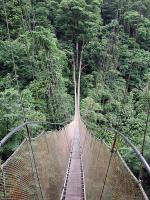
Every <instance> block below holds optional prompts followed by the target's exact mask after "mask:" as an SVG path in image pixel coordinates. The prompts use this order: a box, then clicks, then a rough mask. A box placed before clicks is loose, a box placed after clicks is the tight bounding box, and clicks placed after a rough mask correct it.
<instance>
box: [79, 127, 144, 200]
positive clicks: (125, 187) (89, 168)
mask: <svg viewBox="0 0 150 200" xmlns="http://www.w3.org/2000/svg"><path fill="white" fill-rule="evenodd" d="M80 135H81V147H82V153H83V155H82V160H83V166H84V176H85V190H86V197H87V200H99V199H100V197H101V193H102V188H103V184H104V179H105V175H106V172H107V166H108V163H109V159H110V156H111V153H110V152H111V151H110V149H109V148H108V147H107V145H106V144H105V143H104V142H102V141H100V140H98V139H96V138H95V137H93V136H91V135H90V134H89V133H88V132H87V130H86V127H85V126H84V124H82V123H81V124H80ZM144 195H145V194H144V193H143V191H142V190H141V188H140V187H139V185H138V183H137V180H136V178H135V177H134V176H133V174H132V173H131V171H130V170H129V168H128V167H127V166H126V164H125V162H124V161H123V160H122V158H121V156H120V155H119V154H118V153H113V157H112V160H111V164H110V168H109V173H108V177H107V181H106V185H105V187H104V192H103V195H102V198H101V199H102V200H144V199H146V198H145V197H144Z"/></svg>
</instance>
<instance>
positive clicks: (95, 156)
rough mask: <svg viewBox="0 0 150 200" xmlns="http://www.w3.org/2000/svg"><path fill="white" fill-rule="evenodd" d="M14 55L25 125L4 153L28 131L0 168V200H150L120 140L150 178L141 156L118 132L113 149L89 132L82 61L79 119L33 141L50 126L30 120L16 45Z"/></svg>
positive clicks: (0, 145)
mask: <svg viewBox="0 0 150 200" xmlns="http://www.w3.org/2000/svg"><path fill="white" fill-rule="evenodd" d="M2 3H3V7H4V15H5V18H6V27H7V33H8V40H9V41H11V37H10V30H9V23H8V16H7V10H6V6H5V1H4V0H3V1H2ZM11 54H12V63H13V70H14V72H15V80H16V84H17V88H18V93H19V94H20V102H21V105H22V111H23V114H24V123H23V124H22V125H19V126H18V127H16V128H14V129H13V130H12V131H11V132H10V133H8V134H7V135H6V136H5V137H4V138H3V139H2V140H1V141H0V148H4V147H5V144H6V142H7V141H8V140H10V139H12V137H15V135H16V134H20V133H22V132H21V131H22V129H25V130H26V136H25V137H24V138H25V139H24V141H23V142H22V143H21V144H20V145H19V146H18V148H17V149H16V150H15V151H14V153H13V154H12V155H11V156H10V157H9V158H8V159H7V160H6V161H5V162H4V163H2V164H1V166H0V200H148V197H147V196H146V193H145V191H144V189H143V187H142V184H141V182H140V181H139V180H137V178H136V177H135V176H134V175H133V173H132V172H131V170H130V169H129V168H128V166H127V164H126V163H125V161H124V160H123V158H122V157H121V155H120V154H119V152H118V151H117V143H118V141H119V140H118V138H121V139H122V140H124V142H126V143H127V144H128V145H129V147H130V148H132V150H133V152H134V155H135V156H136V157H137V158H138V159H139V161H140V162H141V166H142V167H143V168H144V169H145V170H146V171H147V173H148V174H149V175H150V166H149V165H148V163H147V161H146V160H145V158H144V157H143V156H142V154H141V153H140V151H139V150H138V149H137V148H136V147H135V146H134V145H133V144H132V142H131V141H130V140H129V139H128V138H127V137H126V136H125V135H124V134H123V133H120V132H118V131H116V130H115V129H108V130H107V132H109V133H111V134H113V140H112V146H111V147H108V146H107V145H106V144H105V142H104V141H103V140H101V139H98V138H96V137H95V136H94V135H92V134H91V133H89V131H88V130H87V128H86V125H85V124H84V122H83V121H82V119H81V118H80V111H79V110H80V109H79V107H80V103H79V102H80V76H81V62H80V67H79V77H78V85H77V84H76V78H75V64H74V85H75V108H76V112H75V117H74V119H72V120H70V121H69V122H67V123H66V122H65V123H63V125H64V126H63V128H61V129H60V130H57V131H50V130H49V131H48V129H46V131H41V130H39V131H40V134H37V135H38V136H36V137H32V130H31V126H32V125H33V124H39V123H40V124H50V122H36V121H35V122H34V121H27V120H26V116H25V112H24V107H23V102H22V101H23V100H22V96H21V92H20V88H19V84H18V75H17V70H16V64H15V57H14V55H13V50H12V46H11ZM77 57H78V56H77ZM77 63H78V62H77ZM78 64H79V63H78ZM77 88H78V91H76V90H77ZM77 92H78V95H77ZM77 100H78V101H77ZM55 124H57V123H55ZM61 125H62V124H61Z"/></svg>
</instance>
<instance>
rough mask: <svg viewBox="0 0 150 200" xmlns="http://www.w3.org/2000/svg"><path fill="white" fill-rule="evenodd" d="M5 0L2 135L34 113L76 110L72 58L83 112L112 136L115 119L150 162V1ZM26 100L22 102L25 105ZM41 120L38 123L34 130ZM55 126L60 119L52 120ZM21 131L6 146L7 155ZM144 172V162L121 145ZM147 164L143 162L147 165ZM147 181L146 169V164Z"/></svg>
mask: <svg viewBox="0 0 150 200" xmlns="http://www.w3.org/2000/svg"><path fill="white" fill-rule="evenodd" d="M3 3H4V1H3V0H0V10H1V12H0V139H2V138H3V137H4V136H5V135H6V134H7V133H8V132H9V131H10V130H11V129H12V128H13V127H15V126H17V125H19V124H21V123H22V122H23V121H24V115H23V110H24V113H25V116H26V119H28V120H37V121H39V120H42V121H45V120H47V121H50V122H56V121H64V120H65V119H70V118H71V117H72V116H73V114H74V82H73V66H75V68H76V71H78V69H79V68H80V69H81V72H82V73H81V116H82V118H83V120H85V123H86V124H87V126H88V128H89V129H90V130H91V132H92V133H93V134H95V135H97V136H98V137H100V138H104V139H106V141H107V142H108V143H110V142H111V139H112V136H111V135H109V134H106V132H104V129H105V128H107V127H108V126H110V125H111V126H114V127H115V128H117V129H118V130H121V131H122V132H124V134H125V135H127V136H128V137H130V138H131V140H132V142H133V143H134V144H136V146H138V147H139V149H141V148H142V143H143V138H144V133H146V141H145V148H144V150H143V154H144V156H145V157H146V159H147V160H148V161H149V163H150V127H149V125H148V123H149V113H150V1H149V0H104V1H103V2H102V1H101V0H45V1H44V0H43V1H42V0H7V1H5V4H3ZM22 108H23V109H22ZM36 128H37V126H35V127H34V129H35V130H36ZM52 128H55V127H52ZM21 137H22V136H20V135H19V136H17V137H14V138H13V139H12V140H11V141H10V142H9V143H7V145H5V149H4V151H3V152H1V153H2V155H3V157H4V158H5V157H8V156H9V155H10V154H11V153H12V152H13V150H14V149H15V148H16V146H17V145H18V143H19V141H20V140H21ZM119 148H120V150H121V152H122V154H123V156H124V158H125V160H126V161H127V162H128V164H129V166H130V167H131V168H132V170H133V171H134V173H135V174H136V175H137V176H138V173H139V166H140V163H139V162H138V161H137V160H136V159H135V156H134V155H133V153H132V152H131V149H130V148H128V147H127V146H126V145H125V144H123V143H122V142H120V146H119ZM143 171H144V169H143ZM143 179H145V180H146V182H147V186H145V187H147V191H148V190H149V191H148V193H150V189H148V188H149V187H148V185H149V184H150V182H148V181H149V180H148V178H147V175H146V174H145V173H144V172H143Z"/></svg>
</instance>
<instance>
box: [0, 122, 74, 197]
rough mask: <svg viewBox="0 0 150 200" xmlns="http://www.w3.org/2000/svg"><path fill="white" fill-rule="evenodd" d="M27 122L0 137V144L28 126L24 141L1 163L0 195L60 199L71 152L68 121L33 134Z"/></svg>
mask: <svg viewBox="0 0 150 200" xmlns="http://www.w3.org/2000/svg"><path fill="white" fill-rule="evenodd" d="M29 124H30V125H31V124H33V123H31V122H30V123H29V122H28V123H24V124H23V125H22V126H19V128H17V129H16V128H15V131H14V130H13V131H11V134H8V135H7V136H6V137H5V138H4V139H3V140H2V141H1V148H2V146H3V145H4V144H5V143H6V142H7V141H8V139H10V138H11V137H12V136H13V135H15V134H16V133H17V134H19V131H20V130H21V129H22V128H23V127H26V126H27V134H26V136H25V138H24V140H23V142H22V143H21V144H20V145H19V146H18V148H17V149H16V150H15V152H14V153H13V154H12V155H11V156H10V157H9V158H8V159H7V160H6V162H4V163H3V164H2V165H1V169H0V199H2V200H12V199H13V200H19V199H21V200H30V199H34V200H41V199H52V200H54V199H59V198H60V196H61V192H62V189H63V188H62V187H63V183H64V178H65V172H66V168H67V164H68V159H69V154H70V144H71V137H70V132H71V131H70V128H71V124H69V125H66V126H64V127H63V128H61V129H60V130H58V131H43V132H42V133H41V134H39V135H38V136H36V137H34V138H32V136H31V129H29V127H28V126H29ZM64 124H66V123H64ZM61 125H62V124H61Z"/></svg>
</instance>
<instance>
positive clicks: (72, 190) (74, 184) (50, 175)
mask: <svg viewBox="0 0 150 200" xmlns="http://www.w3.org/2000/svg"><path fill="white" fill-rule="evenodd" d="M76 105H77V104H76ZM76 110H78V111H79V109H76ZM78 111H76V114H75V117H74V119H73V120H72V121H70V122H64V127H63V128H61V129H60V130H57V131H53V132H51V131H43V132H41V133H40V134H39V135H38V136H37V137H34V138H32V137H31V127H32V125H33V124H37V123H41V124H44V123H45V124H46V123H49V122H25V123H23V124H22V125H20V126H18V127H16V128H15V129H13V130H12V131H11V132H10V133H8V135H6V136H5V137H4V138H3V139H2V140H1V141H0V147H1V148H2V147H3V146H4V145H5V143H6V142H7V141H8V140H9V139H11V137H12V136H14V135H15V134H19V132H20V131H21V130H22V129H24V128H25V129H26V133H27V134H26V137H25V139H24V141H23V142H22V143H21V145H19V147H18V148H17V150H16V151H15V152H14V153H13V154H12V155H11V156H10V157H9V158H8V159H7V160H6V162H4V163H3V164H2V165H1V173H0V197H1V198H0V199H1V200H33V199H34V200H57V199H60V200H85V199H87V200H99V199H100V200H111V199H112V200H117V199H118V200H148V197H147V196H146V193H145V192H144V189H143V187H142V185H141V182H140V181H139V180H137V178H136V177H135V176H134V175H133V173H132V172H131V171H130V169H129V168H128V166H127V165H126V163H125V161H124V160H123V159H122V157H121V156H120V154H119V152H118V151H117V141H118V138H119V137H120V138H121V139H123V140H124V141H125V142H126V143H127V144H128V145H129V146H130V147H131V148H132V150H133V151H134V153H135V155H136V156H137V158H138V159H139V160H140V161H141V163H142V166H143V167H144V168H145V169H146V170H147V172H148V173H149V175H150V166H149V165H148V163H147V162H146V160H145V158H144V157H143V156H142V155H141V153H140V151H139V150H138V149H137V148H136V147H135V146H134V145H133V144H132V142H131V141H130V140H129V139H128V138H126V136H124V135H123V134H122V133H119V132H117V131H116V130H108V131H110V132H111V133H112V132H113V131H114V132H113V133H112V134H114V139H113V141H112V146H111V147H108V146H107V145H106V144H105V142H104V141H103V140H100V139H98V138H96V137H95V136H93V135H92V134H90V133H89V132H88V130H87V128H86V126H85V124H84V123H83V121H82V119H81V118H80V113H79V112H78ZM66 123H68V124H66ZM61 125H62V124H61Z"/></svg>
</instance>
